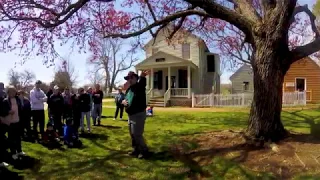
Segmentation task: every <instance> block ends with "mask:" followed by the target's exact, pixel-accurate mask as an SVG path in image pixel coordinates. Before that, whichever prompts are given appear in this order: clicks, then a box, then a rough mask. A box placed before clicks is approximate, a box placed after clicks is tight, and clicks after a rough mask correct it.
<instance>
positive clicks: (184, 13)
mask: <svg viewBox="0 0 320 180" xmlns="http://www.w3.org/2000/svg"><path fill="white" fill-rule="evenodd" d="M191 15H198V16H209V15H208V14H207V13H206V12H202V11H198V10H184V11H178V12H176V13H174V14H171V15H168V16H166V17H164V18H163V19H161V20H158V21H155V22H153V23H152V24H149V25H147V26H146V27H144V28H142V29H140V30H138V31H135V32H131V33H127V34H120V33H119V34H106V35H105V36H104V38H108V37H113V38H130V37H133V36H139V35H141V34H143V33H145V32H147V31H149V30H151V29H153V28H155V27H158V26H161V25H163V24H168V23H170V22H172V21H175V20H177V19H179V18H181V17H184V16H191ZM161 27H163V28H164V27H165V26H161Z"/></svg>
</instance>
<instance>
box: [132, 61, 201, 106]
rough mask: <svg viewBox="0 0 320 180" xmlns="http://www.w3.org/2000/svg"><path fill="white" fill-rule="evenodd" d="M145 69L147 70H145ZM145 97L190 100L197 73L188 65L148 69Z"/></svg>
mask: <svg viewBox="0 0 320 180" xmlns="http://www.w3.org/2000/svg"><path fill="white" fill-rule="evenodd" d="M146 69H147V68H146ZM139 70H145V69H141V68H140V69H137V71H139ZM148 70H150V75H149V76H147V88H146V89H147V96H149V97H150V98H156V97H163V98H165V99H166V100H167V101H168V100H169V99H170V98H171V97H177V98H178V97H179V98H191V94H192V92H193V88H194V87H195V85H196V83H194V82H196V81H195V77H196V75H197V71H196V69H195V68H193V67H191V66H190V65H185V66H183V65H176V66H173V65H170V66H167V67H152V68H148ZM169 77H170V78H169Z"/></svg>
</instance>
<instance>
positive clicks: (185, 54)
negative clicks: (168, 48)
mask: <svg viewBox="0 0 320 180" xmlns="http://www.w3.org/2000/svg"><path fill="white" fill-rule="evenodd" d="M182 58H183V59H190V44H189V43H185V44H182Z"/></svg>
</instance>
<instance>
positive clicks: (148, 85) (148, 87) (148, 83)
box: [146, 75, 150, 90]
mask: <svg viewBox="0 0 320 180" xmlns="http://www.w3.org/2000/svg"><path fill="white" fill-rule="evenodd" d="M146 80H147V90H149V89H150V75H148V76H146Z"/></svg>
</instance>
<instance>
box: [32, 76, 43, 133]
mask: <svg viewBox="0 0 320 180" xmlns="http://www.w3.org/2000/svg"><path fill="white" fill-rule="evenodd" d="M41 84H42V82H41V81H39V80H38V81H37V82H36V84H35V87H34V88H33V89H32V90H31V91H30V103H31V111H32V120H33V131H34V135H35V138H36V139H38V138H39V136H38V130H37V128H38V124H39V130H40V134H41V138H42V135H43V133H44V123H45V114H44V102H47V96H46V94H45V93H44V92H43V91H42V90H41V88H40V86H41Z"/></svg>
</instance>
